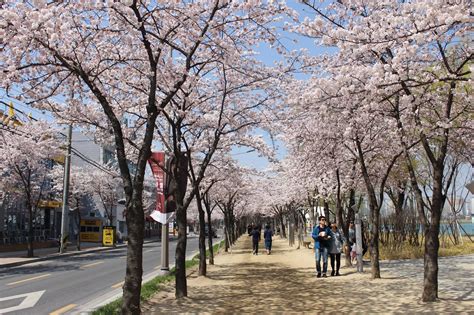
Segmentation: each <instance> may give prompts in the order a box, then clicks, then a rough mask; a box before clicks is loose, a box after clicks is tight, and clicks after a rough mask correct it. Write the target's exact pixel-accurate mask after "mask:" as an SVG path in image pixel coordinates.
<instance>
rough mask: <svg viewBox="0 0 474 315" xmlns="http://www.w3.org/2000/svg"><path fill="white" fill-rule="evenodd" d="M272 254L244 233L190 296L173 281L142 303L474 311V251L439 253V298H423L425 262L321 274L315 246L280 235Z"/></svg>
mask: <svg viewBox="0 0 474 315" xmlns="http://www.w3.org/2000/svg"><path fill="white" fill-rule="evenodd" d="M273 246H274V251H273V253H272V255H266V254H264V253H263V252H264V251H262V253H261V254H259V255H258V256H254V255H252V254H251V243H250V239H249V238H248V237H246V236H244V237H241V238H240V239H239V241H238V242H237V244H236V246H235V247H234V249H233V251H232V253H223V254H220V255H219V256H217V257H216V265H214V266H209V269H208V277H197V276H196V273H194V274H192V275H191V276H190V277H189V278H188V295H189V296H188V297H187V298H184V299H181V300H175V299H174V289H173V286H172V285H170V286H167V287H165V288H163V290H162V291H160V292H159V293H158V294H157V295H156V296H154V297H153V298H152V299H151V300H150V301H148V302H145V303H143V307H142V311H143V312H145V313H148V314H150V313H151V314H167V313H222V314H223V313H228V312H231V313H241V312H243V313H257V312H264V313H297V312H298V313H300V312H308V313H315V312H323V313H340V312H342V313H362V312H363V313H369V314H371V313H406V312H409V313H421V312H426V313H450V314H453V313H460V312H463V313H472V314H474V286H473V282H472V281H473V279H474V255H467V256H458V257H449V258H441V259H440V272H439V279H440V282H439V295H440V298H441V300H440V302H436V303H422V302H421V301H420V296H421V290H422V283H423V262H422V261H421V260H405V261H392V262H382V264H381V274H382V277H383V278H382V279H377V280H372V279H370V266H367V267H366V270H365V272H364V273H362V274H359V273H356V272H355V268H353V267H348V268H343V269H342V270H341V274H342V276H340V277H328V278H319V279H318V278H316V277H315V272H314V269H315V268H314V254H313V250H309V249H306V248H301V249H299V250H296V249H295V248H294V247H293V248H291V247H289V246H288V245H287V241H286V240H280V239H278V237H276V240H274V242H273Z"/></svg>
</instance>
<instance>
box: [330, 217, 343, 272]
mask: <svg viewBox="0 0 474 315" xmlns="http://www.w3.org/2000/svg"><path fill="white" fill-rule="evenodd" d="M343 244H344V238H343V237H342V234H341V232H339V229H338V228H337V224H336V223H333V224H331V239H330V240H329V257H330V259H331V276H340V274H339V269H340V268H341V252H342V245H343ZM334 265H336V269H334Z"/></svg>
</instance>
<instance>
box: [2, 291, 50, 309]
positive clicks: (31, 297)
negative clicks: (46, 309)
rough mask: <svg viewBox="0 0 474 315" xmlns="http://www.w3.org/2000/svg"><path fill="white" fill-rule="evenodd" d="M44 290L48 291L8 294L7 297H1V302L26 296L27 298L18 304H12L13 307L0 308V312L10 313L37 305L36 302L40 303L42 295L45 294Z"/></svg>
mask: <svg viewBox="0 0 474 315" xmlns="http://www.w3.org/2000/svg"><path fill="white" fill-rule="evenodd" d="M44 292H46V290H43V291H36V292H31V293H24V294H18V295H13V296H7V297H4V298H0V302H3V301H8V300H14V299H18V298H22V297H25V299H24V300H23V301H21V303H20V304H18V305H17V306H11V307H7V308H2V309H0V314H5V313H8V312H14V311H19V310H24V309H26V308H30V307H33V306H35V305H36V303H38V301H39V300H40V298H41V296H42V295H43V293H44ZM0 304H1V303H0Z"/></svg>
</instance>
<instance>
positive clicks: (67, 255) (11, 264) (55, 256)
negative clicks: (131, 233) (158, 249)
mask: <svg viewBox="0 0 474 315" xmlns="http://www.w3.org/2000/svg"><path fill="white" fill-rule="evenodd" d="M154 242H159V241H158V240H148V241H144V242H143V244H148V243H154ZM124 247H127V244H120V245H117V246H115V247H100V248H95V249H90V250H87V249H85V250H82V251H79V252H71V253H64V254H51V255H49V256H45V257H38V258H35V259H31V260H24V261H16V262H12V263H7V264H2V265H0V268H11V267H18V266H23V265H28V264H32V263H36V262H40V261H47V260H54V259H58V258H63V257H71V256H79V255H84V254H88V253H97V252H104V251H108V250H113V249H119V248H124Z"/></svg>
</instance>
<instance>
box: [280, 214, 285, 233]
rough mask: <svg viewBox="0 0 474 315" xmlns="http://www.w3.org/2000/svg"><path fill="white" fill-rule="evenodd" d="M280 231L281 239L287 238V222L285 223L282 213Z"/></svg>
mask: <svg viewBox="0 0 474 315" xmlns="http://www.w3.org/2000/svg"><path fill="white" fill-rule="evenodd" d="M280 231H281V237H282V238H286V231H285V222H283V214H282V213H280Z"/></svg>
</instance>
